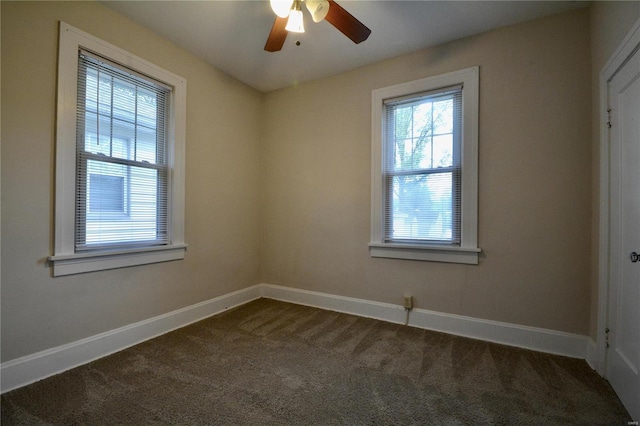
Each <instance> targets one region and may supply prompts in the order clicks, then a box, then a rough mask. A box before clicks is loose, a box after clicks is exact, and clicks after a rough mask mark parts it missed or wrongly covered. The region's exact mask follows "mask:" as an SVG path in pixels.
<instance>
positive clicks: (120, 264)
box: [49, 244, 187, 277]
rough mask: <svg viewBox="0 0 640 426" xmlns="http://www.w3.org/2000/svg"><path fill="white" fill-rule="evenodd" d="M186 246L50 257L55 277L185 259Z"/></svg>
mask: <svg viewBox="0 0 640 426" xmlns="http://www.w3.org/2000/svg"><path fill="white" fill-rule="evenodd" d="M186 250H187V245H186V244H174V245H170V246H157V247H146V248H137V249H128V250H114V251H101V252H88V253H72V254H63V255H57V256H50V257H49V261H50V262H51V264H52V265H53V276H54V277H60V276H64V275H73V274H81V273H84V272H93V271H103V270H106V269H116V268H126V267H128V266H137V265H146V264H149V263H159V262H169V261H171V260H180V259H184V253H185V251H186Z"/></svg>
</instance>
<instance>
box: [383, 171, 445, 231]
mask: <svg viewBox="0 0 640 426" xmlns="http://www.w3.org/2000/svg"><path fill="white" fill-rule="evenodd" d="M392 181H393V183H392V185H393V194H392V198H393V200H392V206H391V215H392V218H393V220H392V230H391V235H390V238H391V239H414V240H435V241H451V240H452V235H453V221H452V219H453V204H452V196H451V194H452V174H451V173H438V174H430V175H409V176H394V177H393V179H392Z"/></svg>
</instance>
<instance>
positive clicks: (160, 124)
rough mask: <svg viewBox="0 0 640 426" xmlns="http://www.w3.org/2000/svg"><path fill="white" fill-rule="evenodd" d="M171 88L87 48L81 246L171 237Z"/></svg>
mask: <svg viewBox="0 0 640 426" xmlns="http://www.w3.org/2000/svg"><path fill="white" fill-rule="evenodd" d="M170 96H171V89H170V88H169V87H167V86H166V85H164V84H162V83H160V82H157V81H155V80H153V79H151V78H148V77H146V76H143V75H141V74H139V73H137V72H135V71H133V70H129V69H127V68H126V67H123V66H120V65H118V64H114V63H112V62H110V61H108V60H106V59H103V58H101V57H99V56H96V55H94V54H92V53H90V52H85V51H79V61H78V98H77V117H76V123H77V128H76V161H77V168H76V170H77V176H76V177H77V179H76V220H75V247H76V251H82V250H92V249H104V248H118V247H128V246H132V245H134V246H144V245H158V244H167V243H169V229H168V228H169V227H168V221H169V209H168V206H169V200H168V197H169V193H170V192H169V189H170V188H169V172H170V170H169V165H168V160H167V143H168V126H169V121H168V120H169V107H170V101H171V99H170Z"/></svg>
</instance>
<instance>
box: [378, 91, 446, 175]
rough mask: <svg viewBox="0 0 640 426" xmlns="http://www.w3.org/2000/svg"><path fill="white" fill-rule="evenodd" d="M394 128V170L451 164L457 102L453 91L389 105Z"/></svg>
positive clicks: (428, 167)
mask: <svg viewBox="0 0 640 426" xmlns="http://www.w3.org/2000/svg"><path fill="white" fill-rule="evenodd" d="M387 113H388V114H390V116H389V117H390V118H389V121H390V122H392V123H394V129H393V133H392V135H393V140H392V141H391V142H392V144H393V163H392V164H390V165H392V167H393V169H394V170H397V171H402V170H419V169H423V170H424V169H433V168H438V167H451V166H453V164H454V161H453V128H454V102H453V98H452V95H446V96H434V97H428V98H424V99H420V100H418V101H410V102H407V103H406V104H401V105H393V106H389V107H388V110H387Z"/></svg>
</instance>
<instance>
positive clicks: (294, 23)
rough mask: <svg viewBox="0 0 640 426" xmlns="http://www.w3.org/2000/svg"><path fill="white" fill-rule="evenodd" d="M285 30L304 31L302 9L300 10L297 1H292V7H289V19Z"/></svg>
mask: <svg viewBox="0 0 640 426" xmlns="http://www.w3.org/2000/svg"><path fill="white" fill-rule="evenodd" d="M296 6H297V7H296ZM285 30H287V31H290V32H292V33H303V32H304V20H303V17H302V10H300V4H299V3H298V2H295V3H294V5H293V9H291V12H290V13H289V20H288V21H287V26H286V27H285Z"/></svg>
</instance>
